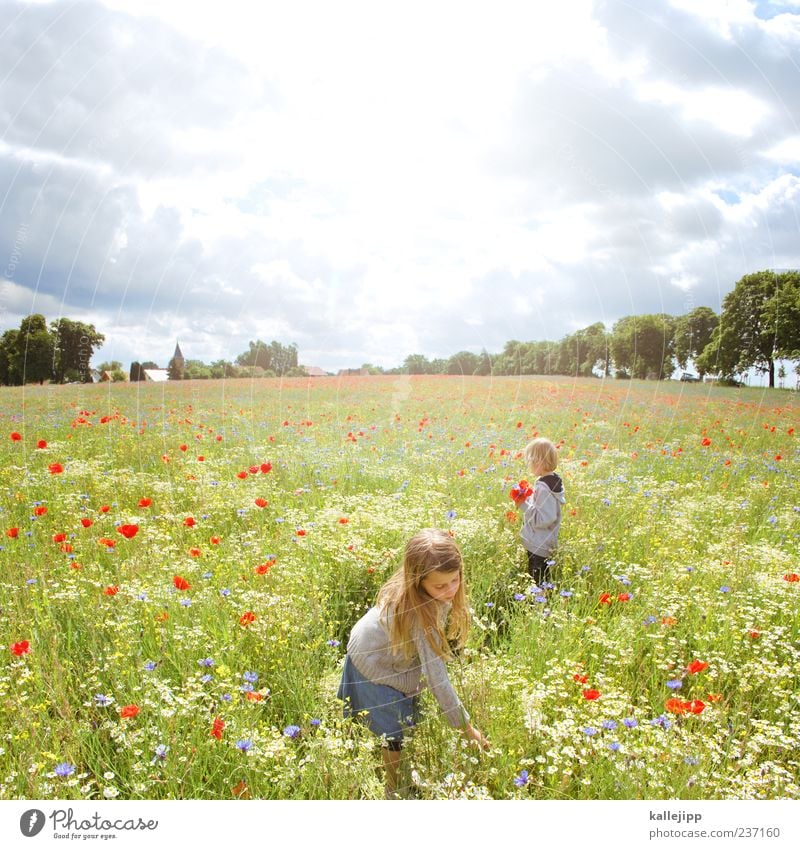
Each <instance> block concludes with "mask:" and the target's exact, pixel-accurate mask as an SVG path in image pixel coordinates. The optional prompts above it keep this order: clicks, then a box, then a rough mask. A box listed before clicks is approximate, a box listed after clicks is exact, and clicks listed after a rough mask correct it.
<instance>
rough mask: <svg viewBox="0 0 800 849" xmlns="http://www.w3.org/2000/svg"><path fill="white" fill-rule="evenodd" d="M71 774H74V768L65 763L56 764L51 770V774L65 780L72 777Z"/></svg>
mask: <svg viewBox="0 0 800 849" xmlns="http://www.w3.org/2000/svg"><path fill="white" fill-rule="evenodd" d="M73 772H75V767H74V766H73V765H72V764H70V763H67V762H66V761H64V763H60V764H56V768H55V769H54V770H53V774H54V775H57V776H59V777H60V778H66V777H67V776H68V775H72V773H73Z"/></svg>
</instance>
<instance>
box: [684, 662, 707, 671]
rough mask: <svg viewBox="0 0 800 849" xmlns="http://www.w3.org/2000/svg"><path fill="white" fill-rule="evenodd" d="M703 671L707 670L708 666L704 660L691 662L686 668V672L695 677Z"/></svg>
mask: <svg viewBox="0 0 800 849" xmlns="http://www.w3.org/2000/svg"><path fill="white" fill-rule="evenodd" d="M704 669H708V664H707V663H706V662H705V661H704V660H693V661H692V662H691V663H690V664H689V665H688V666H687V667H686V671H687V672H688V673H689V674H690V675H695V674H696V673H698V672H702V671H703V670H704Z"/></svg>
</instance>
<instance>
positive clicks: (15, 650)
mask: <svg viewBox="0 0 800 849" xmlns="http://www.w3.org/2000/svg"><path fill="white" fill-rule="evenodd" d="M9 649H10V651H11V654H15V655H16V656H17V657H22V655H23V654H28V653H29V652H30V650H31V644H30V643H29V642H28V641H27V640H20V641H19V642H18V643H11V645H10V646H9Z"/></svg>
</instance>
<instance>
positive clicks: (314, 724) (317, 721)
mask: <svg viewBox="0 0 800 849" xmlns="http://www.w3.org/2000/svg"><path fill="white" fill-rule="evenodd" d="M311 725H312V727H313V728H318V727H319V726H320V725H322V720H321V719H312V720H311Z"/></svg>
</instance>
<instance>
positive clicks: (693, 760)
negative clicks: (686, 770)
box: [683, 755, 700, 766]
mask: <svg viewBox="0 0 800 849" xmlns="http://www.w3.org/2000/svg"><path fill="white" fill-rule="evenodd" d="M683 762H684V763H685V764H688V765H689V766H696V765H697V764H698V763H699V762H700V761H699V760H698V759H697V758H696V757H694V756H693V755H687V756H686V757H685V758H684V759H683Z"/></svg>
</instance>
